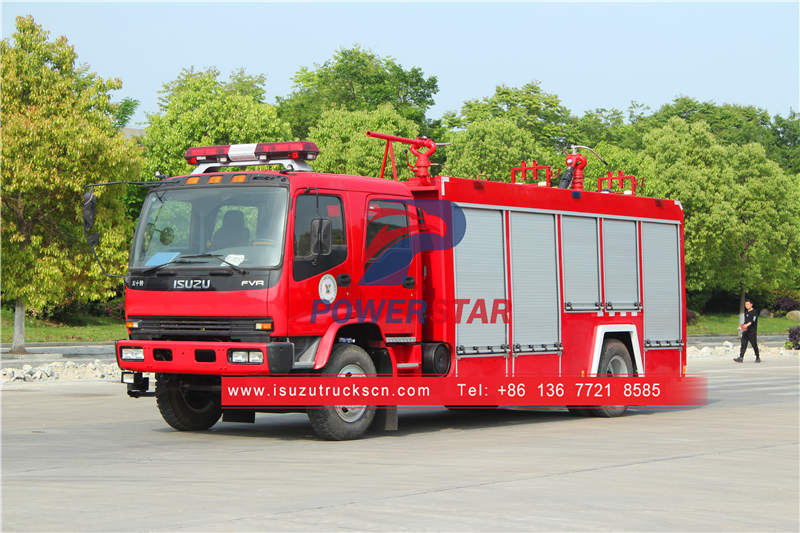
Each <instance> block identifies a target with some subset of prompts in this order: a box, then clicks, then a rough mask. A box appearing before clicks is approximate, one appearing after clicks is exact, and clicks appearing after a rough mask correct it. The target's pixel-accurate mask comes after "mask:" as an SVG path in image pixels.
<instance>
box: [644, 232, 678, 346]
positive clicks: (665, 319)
mask: <svg viewBox="0 0 800 533" xmlns="http://www.w3.org/2000/svg"><path fill="white" fill-rule="evenodd" d="M679 245H680V244H679V242H678V226H677V225H676V224H661V223H656V222H643V223H642V277H643V278H644V302H642V304H643V308H642V313H643V314H644V338H645V343H646V344H647V343H648V341H649V345H650V346H658V345H659V344H661V345H664V344H676V343H677V342H678V341H680V340H681V305H682V303H681V300H682V298H681V293H680V287H681V280H680V260H679V248H678V247H679Z"/></svg>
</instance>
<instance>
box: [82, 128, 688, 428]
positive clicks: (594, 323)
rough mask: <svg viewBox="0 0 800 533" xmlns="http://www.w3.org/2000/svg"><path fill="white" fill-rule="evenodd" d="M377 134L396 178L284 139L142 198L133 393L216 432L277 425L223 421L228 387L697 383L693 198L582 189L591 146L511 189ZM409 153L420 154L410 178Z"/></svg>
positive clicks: (127, 362)
mask: <svg viewBox="0 0 800 533" xmlns="http://www.w3.org/2000/svg"><path fill="white" fill-rule="evenodd" d="M368 135H370V136H373V137H377V138H380V139H383V140H385V141H386V150H385V153H384V159H383V166H382V168H381V172H380V177H381V178H382V177H383V175H384V173H385V170H386V167H387V163H388V162H389V161H390V160H391V169H392V173H393V174H394V176H395V179H394V180H391V179H376V178H374V177H362V176H347V175H334V174H323V173H317V172H314V171H313V170H312V169H311V167H310V166H309V161H312V160H314V159H315V158H316V156H317V154H318V149H317V147H316V146H315V145H314V144H313V143H310V142H285V143H259V144H248V145H230V146H208V147H197V148H191V149H189V150H188V151H187V152H186V154H185V158H186V160H187V161H188V162H189V163H190V164H191V165H196V168H195V170H194V171H193V172H192V173H191V174H189V175H185V176H177V177H170V178H164V179H162V180H161V181H158V182H154V183H148V184H147V185H148V186H149V191H148V193H147V196H146V198H145V199H144V205H143V207H142V212H141V216H140V218H139V222H138V225H137V228H136V233H135V236H134V239H133V244H132V248H131V254H130V264H129V270H128V273H127V275H126V276H125V277H124V281H125V302H126V317H127V327H128V331H129V339H128V340H121V341H118V342H117V344H116V353H117V359H118V362H119V365H120V367H121V368H122V369H123V382H125V383H127V387H128V394H129V395H130V396H132V397H140V396H155V397H156V401H157V404H158V408H159V410H160V412H161V414H162V416H163V418H164V419H165V421H166V422H167V423H168V424H169V425H170V426H172V427H174V428H176V429H178V430H203V429H207V428H209V427H211V426H212V425H214V424H215V423H216V422H217V421H218V420H219V419H220V417H222V420H223V421H236V422H252V421H253V420H254V418H255V412H269V411H278V409H275V408H274V406H273V408H272V409H271V408H270V406H269V405H265V406H259V407H258V408H254V409H246V410H241V409H238V410H234V409H225V408H223V406H222V405H221V402H220V397H221V395H220V389H221V387H220V383H221V378H222V377H224V376H252V375H262V376H264V375H287V374H296V373H302V374H305V375H308V374H319V375H323V376H354V375H355V376H357V375H383V376H397V377H403V376H414V377H418V376H445V375H450V376H453V375H455V376H476V375H480V376H486V375H495V376H509V377H511V376H555V377H558V376H564V377H580V376H607V375H628V376H633V375H637V376H645V375H646V376H654V375H657V376H683V375H685V372H686V367H685V364H686V351H685V338H686V326H685V303H684V287H685V277H684V262H683V210H682V208H681V205H680V203H679V202H676V201H672V200H665V199H656V198H646V197H640V196H637V195H636V185H637V182H636V179H635V178H634V177H630V176H623V175H622V173H621V172H620V173H619V174H618V175H617V176H613V175H612V174H611V172H609V173H608V176H606V177H603V178H599V179H598V191H600V192H589V191H586V190H584V188H583V180H584V177H583V168H584V167H585V165H586V159H585V157H584V156H583V155H582V154H581V153H579V150H581V149H583V148H585V147H573V150H572V153H569V154H568V155H567V158H566V171H565V172H564V174H563V176H562V177H561V178H560V180H559V183H558V184H555V183H551V178H552V172H551V169H550V168H549V167H546V166H543V165H538V164H537V162H535V161H534V162H533V163H532V164H531V165H528V164H527V163H525V162H523V163H522V165H521V166H520V167H516V168H514V169H512V171H511V182H510V183H507V182H495V181H487V180H485V179H480V178H479V179H464V178H457V177H453V176H431V175H430V173H429V168H430V159H429V158H430V156H431V155H432V153H433V152H434V151H435V150H436V144H435V143H434V142H433V141H431V140H430V139H426V138H417V139H405V138H401V137H393V136H389V135H382V134H375V133H368ZM395 142H399V143H405V144H408V145H410V148H409V149H410V150H411V152H412V153H413V154H414V155H415V156H416V157H417V160H416V163H415V164H414V165H409V166H411V167H412V169H413V172H414V177H413V178H412V179H410V180H408V181H406V182H403V181H399V180H398V179H397V171H396V165H395V161H394V149H393V143H395ZM389 156H391V157H389ZM277 164H280V165H282V166H283V167H284V168H283V170H280V171H262V170H255V171H254V170H249V171H231V167H239V168H241V167H250V166H256V165H262V166H263V165H277ZM530 175H532V178H531V179H528V178H529V176H530ZM518 178H519V179H518ZM612 181H613V182H618V185H619V187H615V189H616V191H615V192H612V191H611V188H612V187H611V185H612ZM604 186H605V187H607V188H606V189H604V188H603V187H604ZM93 187H95V185H93V186H90V187H89V189H88V190H87V192H86V194H85V196H84V222H85V224H84V227H85V229H86V231H87V234H88V232H89V231H91V228H92V224H93V220H94V204H95V202H96V199H95V197H94V195H93V192H92V191H93ZM625 188H627V190H625ZM89 241H90V244H92V245H95V244H97V242H98V239H97V236H96V234H92V235H89ZM143 373H155V376H156V377H155V381H156V383H155V391H151V390H150V384H149V380H148V378H147V377H145V376H144V375H143ZM567 407H568V408H569V409H570V410H571V411H572V412H574V413H577V414H587V415H588V414H595V415H601V416H617V415H620V414H621V413H622V412H623V411H624V410H625V407H623V406H607V407H599V408H587V407H585V406H575V405H573V406H567ZM298 409H301V408H298ZM307 412H308V416H309V419H310V421H311V424H312V426H313V428H314V430H315V431H316V432H317V433H318V434H319V435H320V436H322V437H324V438H329V439H348V438H356V437H358V436H360V435H361V434H362V433H364V432H365V431H366V430H367V429H368V428H369V427H370V426H371V425H372V426H377V425H380V427H382V428H386V429H393V428H396V425H397V410H396V408H393V407H391V406H381V407H377V408H376V407H367V406H330V407H323V408H314V409H311V408H309V409H307Z"/></svg>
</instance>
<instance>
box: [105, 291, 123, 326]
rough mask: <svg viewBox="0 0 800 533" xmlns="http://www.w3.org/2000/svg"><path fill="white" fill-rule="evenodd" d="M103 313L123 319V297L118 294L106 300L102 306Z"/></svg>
mask: <svg viewBox="0 0 800 533" xmlns="http://www.w3.org/2000/svg"><path fill="white" fill-rule="evenodd" d="M103 315H105V316H110V317H111V318H116V319H118V320H125V299H124V298H123V297H121V296H120V297H118V298H114V299H113V300H110V301H108V302H106V303H105V305H104V306H103Z"/></svg>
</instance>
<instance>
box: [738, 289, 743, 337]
mask: <svg viewBox="0 0 800 533" xmlns="http://www.w3.org/2000/svg"><path fill="white" fill-rule="evenodd" d="M739 324H744V286H742V290H741V292H740V293H739ZM739 336H740V337H741V336H742V331H741V330H739Z"/></svg>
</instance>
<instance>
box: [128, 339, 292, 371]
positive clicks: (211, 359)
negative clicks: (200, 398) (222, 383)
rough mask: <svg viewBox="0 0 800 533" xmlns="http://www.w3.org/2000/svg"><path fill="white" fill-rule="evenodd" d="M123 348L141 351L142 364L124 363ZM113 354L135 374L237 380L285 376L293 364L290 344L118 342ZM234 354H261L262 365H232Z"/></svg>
mask: <svg viewBox="0 0 800 533" xmlns="http://www.w3.org/2000/svg"><path fill="white" fill-rule="evenodd" d="M122 348H141V349H142V351H143V352H144V360H142V361H129V360H123V359H122V357H121V350H122ZM115 350H116V354H117V363H118V364H119V367H120V368H121V369H123V370H132V371H135V372H158V373H165V374H211V375H237V376H241V375H265V374H286V373H288V372H290V371H291V370H292V366H293V364H294V344H292V343H291V342H269V343H253V342H195V341H136V340H121V341H117V342H116V348H115ZM234 350H259V351H261V352H262V353H263V354H264V362H263V363H231V362H230V360H229V353H230V352H232V351H234ZM167 357H168V358H169V359H167Z"/></svg>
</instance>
